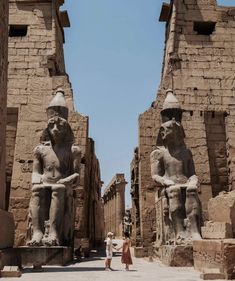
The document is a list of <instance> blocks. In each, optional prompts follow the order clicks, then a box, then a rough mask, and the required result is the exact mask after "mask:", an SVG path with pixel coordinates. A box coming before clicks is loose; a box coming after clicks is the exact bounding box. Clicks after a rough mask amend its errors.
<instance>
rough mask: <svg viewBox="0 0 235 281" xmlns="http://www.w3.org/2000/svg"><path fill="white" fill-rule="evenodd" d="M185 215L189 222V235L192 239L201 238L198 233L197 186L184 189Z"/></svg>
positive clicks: (199, 210) (199, 207)
mask: <svg viewBox="0 0 235 281" xmlns="http://www.w3.org/2000/svg"><path fill="white" fill-rule="evenodd" d="M185 209H186V216H187V219H188V223H189V230H190V232H191V237H192V239H194V240H198V239H201V235H200V217H201V206H200V201H199V198H198V192H197V187H194V186H193V187H192V186H190V187H188V188H187V190H186V202H185Z"/></svg>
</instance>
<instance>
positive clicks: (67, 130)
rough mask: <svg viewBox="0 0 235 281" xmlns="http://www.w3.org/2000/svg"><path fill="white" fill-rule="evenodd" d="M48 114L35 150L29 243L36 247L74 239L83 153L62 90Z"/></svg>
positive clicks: (54, 244) (50, 106) (60, 243)
mask: <svg viewBox="0 0 235 281" xmlns="http://www.w3.org/2000/svg"><path fill="white" fill-rule="evenodd" d="M47 115H48V123H47V128H46V130H44V132H43V135H42V137H41V144H40V145H38V146H37V147H36V148H35V149H34V162H33V174H32V185H33V187H32V197H31V200H30V218H31V224H32V238H31V240H30V241H29V242H28V243H27V244H28V245H32V246H40V245H47V246H59V245H66V243H67V242H68V240H69V239H70V238H71V235H72V229H71V226H72V225H73V216H72V215H73V187H74V186H76V185H77V184H78V179H79V167H80V158H81V151H80V148H79V147H78V146H75V145H73V141H74V136H73V132H72V129H71V127H70V125H69V123H68V121H67V118H68V108H67V107H66V103H65V99H64V95H63V92H62V91H61V90H58V91H57V93H56V96H55V97H54V99H53V100H52V101H51V103H50V105H49V107H48V109H47ZM65 224H66V226H65ZM69 236H70V238H69Z"/></svg>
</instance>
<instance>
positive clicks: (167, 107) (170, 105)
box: [161, 89, 183, 122]
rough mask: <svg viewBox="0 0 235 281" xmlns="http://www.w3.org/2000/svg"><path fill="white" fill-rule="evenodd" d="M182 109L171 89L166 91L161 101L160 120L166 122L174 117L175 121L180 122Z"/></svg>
mask: <svg viewBox="0 0 235 281" xmlns="http://www.w3.org/2000/svg"><path fill="white" fill-rule="evenodd" d="M182 113H183V110H182V108H181V106H180V103H179V101H178V99H177V98H176V96H175V95H174V94H173V91H172V90H171V89H168V90H167V91H166V99H165V101H164V103H163V107H162V111H161V116H162V121H163V122H166V121H169V120H172V119H173V118H175V120H176V121H178V122H181V120H182Z"/></svg>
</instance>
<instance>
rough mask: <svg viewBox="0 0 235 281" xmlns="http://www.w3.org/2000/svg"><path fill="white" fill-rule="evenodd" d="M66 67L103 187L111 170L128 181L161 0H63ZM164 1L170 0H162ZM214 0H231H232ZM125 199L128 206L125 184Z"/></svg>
mask: <svg viewBox="0 0 235 281" xmlns="http://www.w3.org/2000/svg"><path fill="white" fill-rule="evenodd" d="M65 2H66V3H65V5H64V6H63V9H67V10H68V12H69V16H70V21H71V28H69V29H66V30H65V31H66V32H65V35H66V43H65V59H66V69H67V73H68V74H69V76H70V80H71V82H72V87H73V90H74V97H75V107H76V110H78V111H79V112H81V113H82V114H84V115H88V116H89V119H90V130H89V131H90V137H92V138H93V139H94V140H95V144H96V154H97V156H98V158H99V160H100V165H101V176H102V180H103V181H104V187H105V186H106V185H107V184H108V183H109V181H110V180H111V178H112V177H113V176H114V175H115V174H116V173H125V176H126V180H127V181H128V182H130V162H131V159H132V156H133V150H134V147H135V146H137V145H138V115H139V114H140V113H142V112H144V111H145V110H147V109H148V108H149V106H150V105H151V102H152V101H153V100H154V99H155V97H156V92H157V89H158V86H159V81H160V76H161V66H162V57H163V48H164V30H165V25H164V23H160V22H158V17H159V14H160V9H161V5H162V3H163V1H161V0H66V1H65ZM164 2H169V1H164ZM218 3H219V4H227V5H232V0H227V1H226V0H221V1H218ZM126 195H127V196H126V203H127V205H129V206H130V196H129V185H128V188H127V194H126Z"/></svg>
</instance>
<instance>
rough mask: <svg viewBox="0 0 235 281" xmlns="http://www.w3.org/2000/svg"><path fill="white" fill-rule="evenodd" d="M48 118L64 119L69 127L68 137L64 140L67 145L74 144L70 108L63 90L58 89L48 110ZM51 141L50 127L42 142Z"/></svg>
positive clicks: (43, 134)
mask: <svg viewBox="0 0 235 281" xmlns="http://www.w3.org/2000/svg"><path fill="white" fill-rule="evenodd" d="M46 111H47V118H48V120H49V119H51V118H53V117H60V118H63V119H64V120H66V121H64V124H65V126H66V127H67V133H66V137H65V139H64V142H65V143H72V142H73V141H74V134H73V131H72V129H71V127H70V125H69V123H68V113H69V110H68V107H67V104H66V101H65V97H64V91H63V90H62V89H57V91H56V94H55V96H54V98H53V99H52V100H51V102H50V104H49V106H48V108H47V110H46ZM48 141H51V136H50V133H49V131H48V127H47V128H46V129H45V130H44V131H43V132H42V135H41V138H40V142H41V143H45V142H48Z"/></svg>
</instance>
